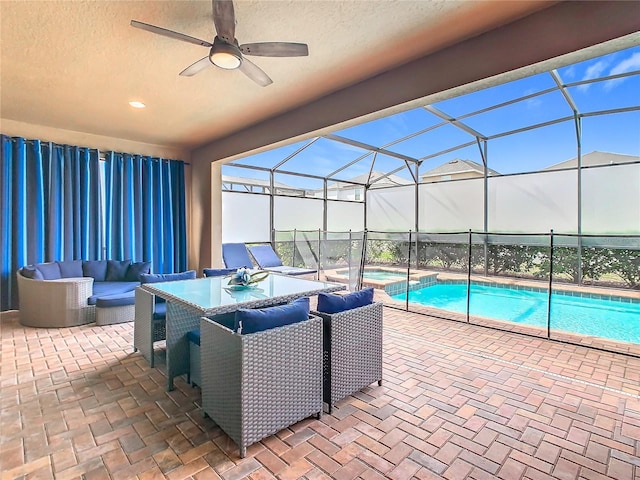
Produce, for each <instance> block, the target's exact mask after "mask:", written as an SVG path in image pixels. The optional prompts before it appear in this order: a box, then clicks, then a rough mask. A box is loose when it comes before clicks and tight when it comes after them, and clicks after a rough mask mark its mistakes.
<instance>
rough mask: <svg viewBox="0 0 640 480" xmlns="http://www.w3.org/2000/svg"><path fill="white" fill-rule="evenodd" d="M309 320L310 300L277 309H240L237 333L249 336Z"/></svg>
mask: <svg viewBox="0 0 640 480" xmlns="http://www.w3.org/2000/svg"><path fill="white" fill-rule="evenodd" d="M308 318H309V298H307V297H304V298H299V299H297V300H294V301H293V302H291V303H289V304H287V305H279V306H276V307H267V308H256V309H240V310H238V311H236V316H235V328H234V330H235V331H236V332H237V333H241V334H242V335H247V334H249V333H255V332H261V331H263V330H269V329H271V328H276V327H282V326H284V325H290V324H292V323H297V322H302V321H304V320H307V319H308Z"/></svg>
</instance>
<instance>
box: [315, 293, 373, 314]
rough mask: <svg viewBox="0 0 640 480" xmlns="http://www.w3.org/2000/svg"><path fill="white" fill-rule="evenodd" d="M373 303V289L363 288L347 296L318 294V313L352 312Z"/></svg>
mask: <svg viewBox="0 0 640 480" xmlns="http://www.w3.org/2000/svg"><path fill="white" fill-rule="evenodd" d="M371 303H373V287H369V288H364V289H362V290H360V291H358V292H352V293H348V294H347V295H336V294H334V293H319V294H318V311H319V312H322V313H328V314H332V313H339V312H344V311H345V310H352V309H354V308H358V307H364V306H365V305H369V304H371Z"/></svg>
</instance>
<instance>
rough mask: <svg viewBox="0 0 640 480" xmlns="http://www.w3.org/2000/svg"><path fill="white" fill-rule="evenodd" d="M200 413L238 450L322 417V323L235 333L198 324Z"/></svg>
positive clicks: (242, 451) (211, 324) (204, 322)
mask: <svg viewBox="0 0 640 480" xmlns="http://www.w3.org/2000/svg"><path fill="white" fill-rule="evenodd" d="M200 356H201V357H200V362H201V364H200V365H201V377H202V380H201V382H202V384H201V385H200V386H201V389H202V410H203V413H204V414H205V415H206V416H209V417H210V418H211V419H212V420H213V421H214V422H216V424H217V425H218V426H219V427H220V428H221V429H222V430H223V431H224V432H225V433H226V434H227V435H229V437H230V438H231V440H233V441H234V442H235V443H236V444H237V445H238V447H239V448H240V457H242V458H244V456H245V455H246V452H247V447H248V446H249V445H251V444H253V443H255V442H257V441H260V440H261V439H263V438H265V437H268V436H269V435H273V434H275V433H277V432H278V431H280V430H282V429H283V428H286V427H288V426H290V425H292V424H294V423H297V422H299V421H300V420H303V419H305V418H307V417H310V416H312V415H316V416H318V418H319V417H320V415H321V414H322V320H321V319H320V318H317V317H314V316H309V319H308V320H304V321H302V322H297V323H293V324H290V325H286V326H282V327H277V328H273V329H270V330H264V331H260V332H255V333H250V334H245V335H241V334H238V333H235V332H234V331H233V330H230V329H229V328H227V327H225V326H224V325H221V324H219V323H217V322H215V321H212V320H210V319H208V318H202V320H201V322H200Z"/></svg>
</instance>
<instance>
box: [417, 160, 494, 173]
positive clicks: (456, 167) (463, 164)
mask: <svg viewBox="0 0 640 480" xmlns="http://www.w3.org/2000/svg"><path fill="white" fill-rule="evenodd" d="M470 172H473V173H478V174H479V175H484V166H482V165H480V164H479V163H476V162H473V161H471V160H463V159H461V158H455V159H453V160H451V161H450V162H447V163H443V164H442V165H440V166H439V167H436V168H434V169H432V170H429V171H427V172H425V173H423V174H422V175H420V177H421V178H429V177H441V176H444V175H456V174H461V173H470ZM487 173H488V174H489V175H500V173H498V172H497V171H495V170H492V169H491V168H488V169H487Z"/></svg>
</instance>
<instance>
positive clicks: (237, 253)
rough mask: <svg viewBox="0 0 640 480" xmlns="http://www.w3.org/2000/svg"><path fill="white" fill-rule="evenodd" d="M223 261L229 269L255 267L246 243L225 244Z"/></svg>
mask: <svg viewBox="0 0 640 480" xmlns="http://www.w3.org/2000/svg"><path fill="white" fill-rule="evenodd" d="M222 259H223V260H224V265H225V267H227V268H242V267H247V268H251V267H252V266H253V262H252V261H251V257H250V256H249V252H248V251H247V247H246V246H245V244H244V243H223V244H222Z"/></svg>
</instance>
